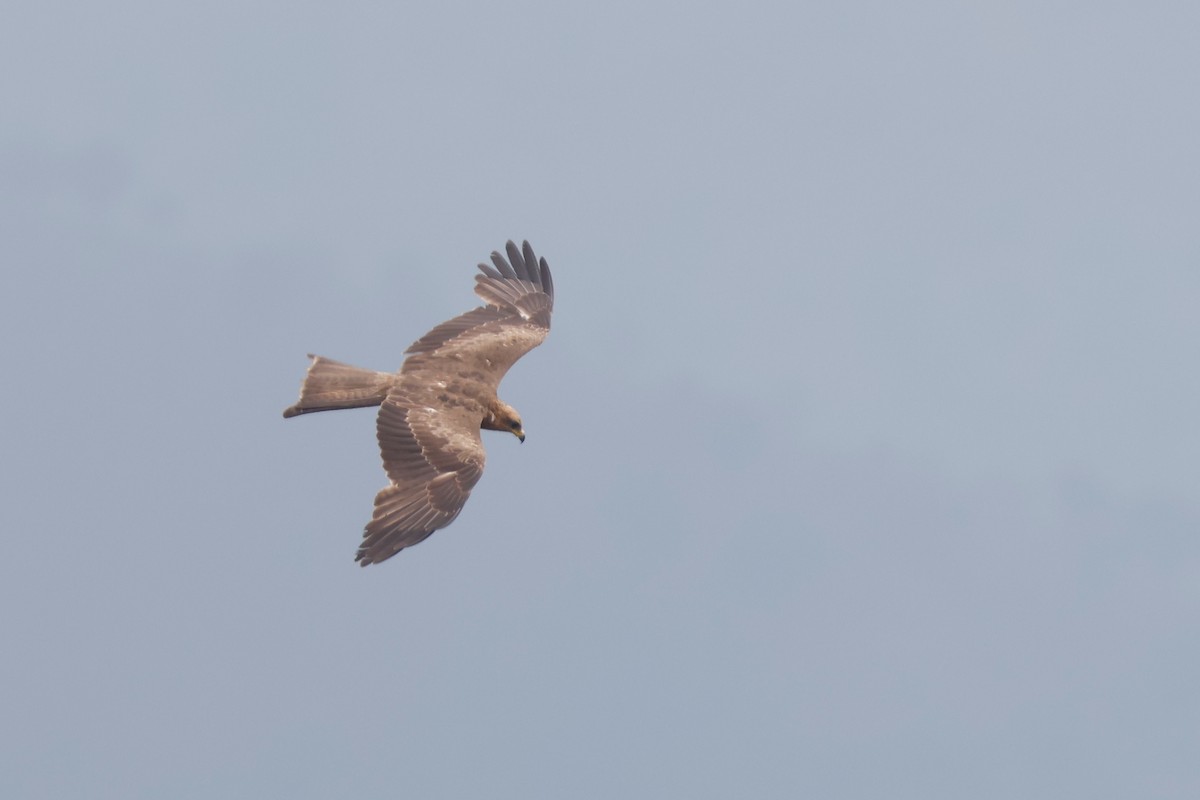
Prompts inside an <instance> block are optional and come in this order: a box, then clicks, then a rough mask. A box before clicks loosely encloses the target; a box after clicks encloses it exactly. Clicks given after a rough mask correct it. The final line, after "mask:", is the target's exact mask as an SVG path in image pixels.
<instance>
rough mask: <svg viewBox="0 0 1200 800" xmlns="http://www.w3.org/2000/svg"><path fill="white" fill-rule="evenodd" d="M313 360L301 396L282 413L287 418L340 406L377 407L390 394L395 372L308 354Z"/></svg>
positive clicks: (331, 409)
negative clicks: (357, 365)
mask: <svg viewBox="0 0 1200 800" xmlns="http://www.w3.org/2000/svg"><path fill="white" fill-rule="evenodd" d="M308 357H309V358H311V359H312V363H311V364H309V366H308V373H307V374H306V375H305V376H304V383H303V385H301V387H300V399H299V400H298V401H297V402H296V404H295V405H294V406H291V407H290V408H287V409H285V410H284V412H283V416H284V417H295V416H297V415H299V414H310V413H312V412H314V411H333V410H334V409H338V408H362V407H363V406H377V405H379V404H380V403H382V402H383V399H384V398H385V397H387V393H388V390H389V389H391V388H392V381H393V380H394V379H395V377H396V376H395V375H394V374H392V373H390V372H376V371H375V370H371V369H363V368H362V367H352V366H350V365H349V364H343V363H342V362H340V361H334V360H333V359H331V358H325V357H323V356H314V355H312V354H309V356H308Z"/></svg>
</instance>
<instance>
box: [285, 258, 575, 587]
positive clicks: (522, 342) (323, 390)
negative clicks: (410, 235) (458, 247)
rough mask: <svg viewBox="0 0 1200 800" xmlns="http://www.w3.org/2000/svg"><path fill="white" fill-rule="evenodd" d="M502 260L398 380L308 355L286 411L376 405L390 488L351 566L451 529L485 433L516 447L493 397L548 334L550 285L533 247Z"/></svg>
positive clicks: (416, 351)
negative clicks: (470, 305) (474, 299)
mask: <svg viewBox="0 0 1200 800" xmlns="http://www.w3.org/2000/svg"><path fill="white" fill-rule="evenodd" d="M506 250H507V251H508V260H505V258H504V256H502V255H500V254H499V253H495V252H493V253H492V264H494V265H495V266H494V268H493V267H490V266H488V265H486V264H480V265H479V269H480V271H481V272H482V273H483V274H482V275H476V276H475V293H476V294H477V295H479V296H480V297H482V298H483V300H484V302H485V303H487V305H485V306H481V307H479V308H475V309H472V310H471V311H468V312H467V313H465V314H462V315H460V316H457V317H455V318H454V319H451V320H447V321H446V322H443V323H442V324H441V325H438V326H437V327H435V328H434V329H433V330H431V331H430V332H429V333H427V334H425V335H424V336H422V337H421V338H420V339H418V340H417V341H416V342H414V343H413V345H412V346H411V347H409V348H408V350H406V351H405V352H406V353H407V355H408V357H407V358H406V359H405V360H404V364H403V366H401V367H400V371H399V372H395V373H389V372H375V371H373V370H369V369H363V368H361V367H353V366H350V365H349V364H342V363H341V362H338V361H333V360H331V359H328V358H323V357H321V356H311V355H310V356H309V358H311V359H312V364H310V365H309V367H308V373H307V374H306V375H305V378H304V384H303V385H302V386H301V387H300V400H299V401H298V402H297V403H296V404H295V405H293V406H291V407H290V408H288V409H287V410H285V411H284V412H283V416H285V417H294V416H297V415H299V414H307V413H310V412H314V411H330V410H333V409H338V408H360V407H363V406H380V409H379V417H378V420H377V422H376V434H377V437H378V439H379V449H380V452H381V453H382V455H383V469H384V471H385V472H386V473H387V476H388V479H389V480H390V481H391V484H390V485H389V486H387V487H386V488H384V489H383V490H382V491H380V492H379V494H378V495H376V497H375V513H374V515H373V516H372V517H371V521H370V522H368V523H367V527H366V531H365V532H364V534H363V541H362V545H361V546H360V547H359V549H358V555H357V557H356V559H355V560H357V561H358V562H360V563H361V564H362V566H364V567H365V566H366V565H367V564H374V563H377V562H380V561H385V560H387V559H389V558H391V557H392V556H394V555H395V554H396V553H398V552H400V551H401V550H403V549H404V548H405V547H411V546H412V545H414V544H417V543H418V542H421V541H424V540H425V539H426V538H427V537H428V536H429V535H430V534H431V533H433V532H434V531H436V530H438V529H439V528H444V527H446V526H447V525H449V524H450V523H451V522H453V521H454V518H455V517H457V516H458V513H459V512H460V511H462V507H463V504H465V503H466V502H467V497H468V496H469V495H470V493H471V489H472V487H474V486H475V484H476V482H478V481H479V477H480V475H482V474H483V462H484V452H483V442H482V441H481V440H480V436H479V431H480V429H481V428H487V429H488V430H498V431H507V432H508V433H511V434H513V435H514V436H516V437H517V438H518V439H520V440H521V441H522V442H523V441H525V431H524V429H523V428H522V426H521V418H520V416H519V415H518V414H517V412H516V410H515V409H513V408H512V407H511V406H509V405H507V404H506V403H504V402H502V401H501V400H500V399H499V398H498V397H497V396H496V391H497V389H498V387H499V386H500V381H501V380H502V379H503V378H504V374H505V373H506V372H508V370H509V368H510V367H511V366H512V365H513V364H514V363H515V362H516V360H517V359H518V358H520V357H521V356H523V355H525V353H528V352H529V351H530V350H532V349H533V348H535V347H537V346H538V345H539V344H541V343H542V340H543V339H545V338H546V334H548V333H549V332H550V312H551V310H552V309H553V307H554V284H553V283H552V282H551V279H550V267H549V266H548V265H547V264H546V259H544V258H543V259H538V258H537V257H536V256H535V255H534V253H533V248H531V247H530V246H529V242H525V243H524V245H523V247H522V248H521V249H518V248H517V246H516V245H515V244H513V243H512V242H509V243H508V245H507V247H506Z"/></svg>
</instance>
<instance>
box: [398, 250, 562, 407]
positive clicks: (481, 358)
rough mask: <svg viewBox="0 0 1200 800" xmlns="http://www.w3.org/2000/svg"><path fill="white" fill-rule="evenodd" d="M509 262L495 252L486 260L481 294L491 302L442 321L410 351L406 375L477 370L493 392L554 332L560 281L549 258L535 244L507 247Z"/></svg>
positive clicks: (478, 284)
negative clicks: (556, 286)
mask: <svg viewBox="0 0 1200 800" xmlns="http://www.w3.org/2000/svg"><path fill="white" fill-rule="evenodd" d="M505 249H506V250H507V252H508V260H505V258H504V256H502V255H500V254H499V253H497V252H493V253H492V264H494V265H495V266H494V267H491V266H488V265H487V264H480V265H479V269H480V271H481V272H482V273H483V274H482V275H476V276H475V294H477V295H479V296H480V297H481V298H483V300H484V302H485V303H487V305H485V306H481V307H479V308H475V309H472V310H471V311H468V312H467V313H465V314H461V315H459V316H457V317H455V318H454V319H451V320H447V321H446V322H443V323H442V324H441V325H438V326H437V327H435V328H434V329H433V330H431V331H430V332H429V333H427V334H425V335H424V336H422V337H421V338H420V339H418V340H417V341H416V342H414V343H413V344H412V346H411V347H409V348H408V350H407V351H406V352H407V353H408V358H407V359H406V360H405V361H404V366H403V367H401V369H400V371H401V372H402V373H410V372H417V371H422V372H427V373H428V374H430V375H435V374H439V373H447V372H449V373H464V374H465V373H467V372H470V373H473V375H474V377H475V379H476V380H481V382H482V383H483V384H484V385H485V386H486V387H487V388H489V389H490V390H491V391H492V392H495V391H496V388H497V387H498V386H499V385H500V381H501V379H503V378H504V374H505V373H506V372H508V370H509V368H510V367H512V365H513V364H515V363H516V361H517V359H518V358H520V357H521V356H523V355H525V354H526V353H528V352H529V351H530V350H532V349H533V348H535V347H537V346H538V345H539V344H541V343H542V340H544V339H545V338H546V334H548V333H549V332H550V314H551V312H552V311H553V309H554V283H553V281H552V279H551V277H550V267H549V265H548V264H547V263H546V259H544V258H542V259H539V258H538V257H537V256H536V255H534V252H533V248H532V247H530V246H529V242H525V243H524V244H523V245H522V247H521V248H520V249H518V248H517V246H516V245H515V244H513V243H512V242H511V241H510V242H509V243H508V244H507V245H506V246H505Z"/></svg>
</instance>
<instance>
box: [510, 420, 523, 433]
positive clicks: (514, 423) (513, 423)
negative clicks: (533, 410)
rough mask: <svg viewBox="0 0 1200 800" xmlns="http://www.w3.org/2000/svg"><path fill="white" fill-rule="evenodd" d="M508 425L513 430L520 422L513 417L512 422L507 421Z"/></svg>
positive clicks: (518, 426) (519, 425)
mask: <svg viewBox="0 0 1200 800" xmlns="http://www.w3.org/2000/svg"><path fill="white" fill-rule="evenodd" d="M508 427H510V428H512V429H513V430H514V431H515V430H516V429H517V428H520V427H521V423H520V422H518V421H517V420H515V419H514V420H513V421H512V422H510V423H508Z"/></svg>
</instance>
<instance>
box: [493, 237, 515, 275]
mask: <svg viewBox="0 0 1200 800" xmlns="http://www.w3.org/2000/svg"><path fill="white" fill-rule="evenodd" d="M509 244H511V242H510V243H509ZM492 263H493V264H495V265H496V269H497V270H499V272H500V275H501V277H504V278H515V277H517V273H515V272H513V268H512V267H510V266H509V265H508V262H507V261H505V260H504V256H502V255H500V254H499V253H498V252H496V251H495V250H493V251H492Z"/></svg>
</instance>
